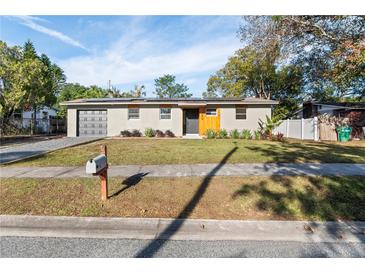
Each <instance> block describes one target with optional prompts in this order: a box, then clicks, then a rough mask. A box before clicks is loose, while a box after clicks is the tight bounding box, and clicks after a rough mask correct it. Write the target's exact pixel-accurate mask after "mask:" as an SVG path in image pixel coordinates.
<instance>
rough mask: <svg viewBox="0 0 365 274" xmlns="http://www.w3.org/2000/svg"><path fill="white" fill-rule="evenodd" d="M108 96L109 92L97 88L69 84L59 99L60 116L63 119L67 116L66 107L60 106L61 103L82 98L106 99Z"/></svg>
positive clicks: (65, 86) (62, 90)
mask: <svg viewBox="0 0 365 274" xmlns="http://www.w3.org/2000/svg"><path fill="white" fill-rule="evenodd" d="M108 94H109V92H108V90H106V89H103V88H100V87H97V86H90V87H85V86H82V85H80V84H78V83H76V84H74V83H67V84H65V85H64V86H63V87H62V89H61V91H60V93H59V95H58V97H57V104H58V106H59V112H58V115H59V116H61V117H64V116H65V115H66V108H65V107H64V106H60V103H61V102H64V101H71V100H76V99H81V98H105V97H107V96H108Z"/></svg>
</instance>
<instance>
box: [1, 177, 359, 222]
mask: <svg viewBox="0 0 365 274" xmlns="http://www.w3.org/2000/svg"><path fill="white" fill-rule="evenodd" d="M207 180H209V181H208V184H207V187H206V188H203V189H202V181H203V178H198V177H194V178H144V179H142V180H141V181H130V180H125V179H123V178H112V179H111V180H110V186H109V194H110V196H112V197H111V198H110V199H109V200H108V201H106V202H101V201H100V200H99V184H98V181H97V180H96V179H86V178H83V179H81V178H80V179H72V180H68V179H48V180H43V179H42V180H40V179H7V180H2V181H1V199H0V214H32V215H67V216H114V217H117V216H118V217H162V218H176V217H181V218H211V219H242V220H247V219H260V220H267V219H278V220H338V219H343V220H365V177H303V176H298V177H290V176H273V177H261V176H258V177H240V178H238V177H213V178H211V179H207ZM197 193H199V194H197ZM113 194H115V195H113ZM192 201H193V202H192ZM187 205H190V207H189V208H186V206H187ZM182 212H183V213H182Z"/></svg>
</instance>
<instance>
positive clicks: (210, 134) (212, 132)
mask: <svg viewBox="0 0 365 274" xmlns="http://www.w3.org/2000/svg"><path fill="white" fill-rule="evenodd" d="M206 135H207V138H208V139H214V138H215V137H216V136H217V133H216V132H215V130H214V129H211V128H208V129H207V133H206Z"/></svg>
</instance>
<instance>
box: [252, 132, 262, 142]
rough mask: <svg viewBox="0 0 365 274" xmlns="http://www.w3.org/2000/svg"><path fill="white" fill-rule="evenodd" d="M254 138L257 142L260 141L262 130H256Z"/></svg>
mask: <svg viewBox="0 0 365 274" xmlns="http://www.w3.org/2000/svg"><path fill="white" fill-rule="evenodd" d="M253 135H254V138H255V140H260V139H261V131H260V130H255V131H254V132H253Z"/></svg>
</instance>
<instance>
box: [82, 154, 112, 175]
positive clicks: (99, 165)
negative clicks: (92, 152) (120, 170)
mask: <svg viewBox="0 0 365 274" xmlns="http://www.w3.org/2000/svg"><path fill="white" fill-rule="evenodd" d="M107 165H108V163H107V159H106V156H105V155H99V156H97V157H95V158H94V159H90V160H89V161H87V163H86V173H87V174H97V173H99V172H100V171H101V170H103V169H105V168H106V167H107Z"/></svg>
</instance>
